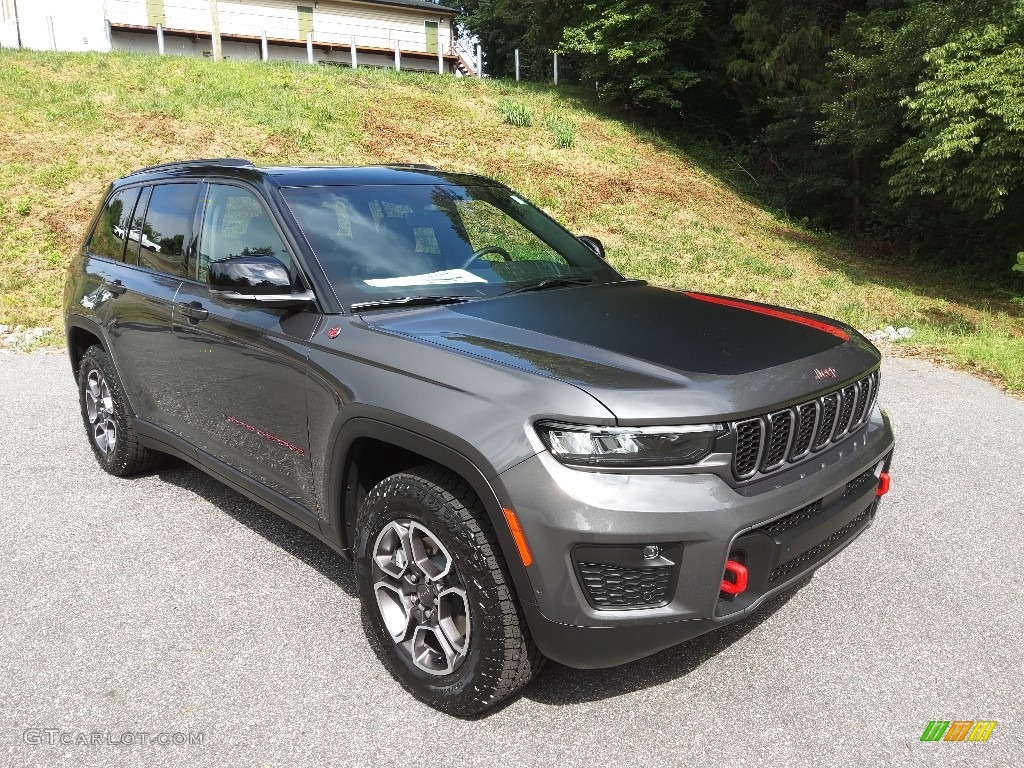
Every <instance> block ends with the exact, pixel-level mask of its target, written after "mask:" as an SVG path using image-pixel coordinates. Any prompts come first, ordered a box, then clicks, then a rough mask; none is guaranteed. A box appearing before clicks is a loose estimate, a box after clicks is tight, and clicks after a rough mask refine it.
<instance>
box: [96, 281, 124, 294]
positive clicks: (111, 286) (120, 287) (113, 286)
mask: <svg viewBox="0 0 1024 768" xmlns="http://www.w3.org/2000/svg"><path fill="white" fill-rule="evenodd" d="M100 285H101V286H102V287H103V288H104V290H107V291H110V292H111V293H112V294H114V295H115V296H120V295H121V294H123V293H125V292H127V290H128V289H127V288H126V287H125V285H124V284H123V283H122V282H121V281H120V280H102V281H100Z"/></svg>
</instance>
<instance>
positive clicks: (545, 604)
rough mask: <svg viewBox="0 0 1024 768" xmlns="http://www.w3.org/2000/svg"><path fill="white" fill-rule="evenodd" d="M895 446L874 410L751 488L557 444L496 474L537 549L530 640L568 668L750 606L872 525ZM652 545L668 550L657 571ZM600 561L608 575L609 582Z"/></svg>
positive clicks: (626, 654)
mask: <svg viewBox="0 0 1024 768" xmlns="http://www.w3.org/2000/svg"><path fill="white" fill-rule="evenodd" d="M893 444H894V439H893V434H892V430H891V427H890V425H889V421H888V418H887V417H886V416H885V414H884V413H882V412H881V411H879V410H876V411H875V413H874V414H873V415H872V417H871V419H870V420H869V421H868V423H867V425H866V426H865V427H864V428H863V429H862V430H861V431H860V432H859V433H858V434H857V435H855V436H854V437H851V438H849V439H848V440H846V441H844V442H843V443H841V444H840V445H837V446H834V447H832V448H831V449H829V450H826V451H824V452H823V453H822V454H820V455H819V456H817V457H816V458H815V460H814V461H813V462H807V463H804V464H800V465H797V466H795V467H792V468H791V469H789V470H787V471H785V472H781V473H779V474H777V475H774V476H771V477H769V478H765V479H764V480H762V481H759V482H757V483H753V484H750V485H747V486H743V487H733V486H732V485H730V484H728V483H727V482H725V481H724V480H722V479H721V478H720V477H718V476H717V475H712V474H671V473H662V474H614V473H601V472H587V471H580V470H576V469H571V468H568V467H566V466H564V465H562V464H560V463H559V462H558V461H557V460H555V459H554V458H553V457H552V456H551V455H550V454H548V453H541V454H539V455H537V456H534V457H533V458H531V459H529V460H527V461H524V462H523V463H521V464H519V465H517V466H515V467H513V468H512V469H510V470H508V471H507V472H505V473H503V474H502V475H501V476H500V480H501V483H502V485H503V487H504V490H505V492H506V494H507V499H508V501H509V502H510V506H511V507H512V508H513V509H514V510H515V511H516V514H517V515H518V517H519V521H520V524H521V526H522V529H523V531H524V533H525V536H526V539H527V541H528V542H529V545H530V548H531V550H532V552H533V560H534V562H533V564H532V565H531V566H530V568H529V569H528V575H529V578H530V583H531V586H532V588H533V594H532V596H529V595H521V596H520V597H521V598H522V603H523V609H524V612H525V614H526V619H527V622H528V624H529V626H530V630H531V633H532V635H533V638H534V641H535V642H536V643H537V646H538V647H539V648H540V650H541V652H542V653H544V654H545V655H546V656H548V657H549V658H551V659H553V660H555V661H557V662H559V663H561V664H565V665H566V666H570V667H577V668H593V667H607V666H614V665H616V664H622V663H625V662H628V661H632V660H634V659H638V658H642V657H643V656H647V655H650V654H651V653H655V652H657V651H659V650H662V649H664V648H667V647H670V646H672V645H675V644H677V643H680V642H682V641H685V640H688V639H690V638H693V637H696V636H697V635H700V634H703V633H705V632H708V631H710V630H712V629H715V628H717V627H720V626H723V625H724V624H727V623H729V622H732V621H736V620H737V619H739V618H742V617H743V616H746V615H748V614H750V613H751V612H752V611H754V610H756V609H757V607H758V606H759V605H761V604H762V603H763V602H764V601H765V600H766V599H768V598H769V597H771V596H772V595H774V594H776V593H778V592H781V591H783V590H785V589H786V588H787V587H790V586H792V585H793V584H794V583H795V582H797V581H799V580H801V579H802V578H803V577H804V576H806V575H807V574H808V573H810V572H811V571H813V570H815V569H816V568H818V567H819V566H820V565H822V564H823V563H825V562H827V561H828V560H829V559H831V558H832V557H833V556H835V555H836V554H837V553H838V552H840V551H841V550H842V549H844V548H845V547H846V546H848V545H849V544H850V543H851V542H852V541H853V540H854V539H855V538H857V536H859V535H860V533H862V532H863V531H864V530H865V529H866V528H867V527H868V526H869V525H870V524H871V522H872V520H873V518H874V515H875V512H876V510H877V507H878V504H877V501H878V500H877V497H876V489H877V487H878V478H879V476H880V474H881V472H883V471H887V470H888V465H889V461H890V460H891V456H892V449H893ZM645 547H657V549H658V552H659V553H662V554H661V556H660V558H658V559H654V560H652V561H651V563H652V564H653V565H655V566H657V565H661V566H663V568H662V570H661V571H660V572H659V573H660V575H658V576H657V577H656V578H646V576H645V574H648V573H654V571H653V570H652V571H644V570H643V568H644V567H645V565H644V563H643V562H641V561H642V560H643V557H642V554H641V553H643V551H644V548H645ZM730 557H732V558H736V557H739V558H740V559H741V560H743V561H745V564H746V566H747V569H748V571H749V582H748V587H747V589H746V590H745V591H744V592H743V593H742V594H740V595H737V596H735V597H730V596H726V595H723V594H722V593H721V583H722V578H723V574H724V569H725V563H726V560H727V559H729V558H730ZM602 563H604V564H605V565H602ZM601 568H606V569H607V573H610V574H612V576H611V577H609V578H605V579H604V580H603V581H602V578H603V577H602V576H601V575H600V574H601V571H600V569H601ZM595 573H596V574H598V575H597V576H595V575H594V574H595ZM595 580H596V581H595ZM595 583H596V584H597V585H598V586H597V587H595ZM609 583H611V584H612V592H611V593H609V592H607V591H605V592H601V591H600V590H601V589H604V588H605V587H607V586H608V584H609ZM623 585H625V586H623ZM595 590H597V591H595ZM624 593H628V597H627V598H626V599H625V602H626V603H628V602H629V601H630V600H631V599H632V600H634V604H629V605H624V604H622V602H623V601H622V599H621V598H622V596H623V594H624ZM609 594H611V595H612V598H613V599H608V595H609ZM531 598H532V599H531ZM616 602H618V603H619V604H615V603H616ZM637 603H639V604H637Z"/></svg>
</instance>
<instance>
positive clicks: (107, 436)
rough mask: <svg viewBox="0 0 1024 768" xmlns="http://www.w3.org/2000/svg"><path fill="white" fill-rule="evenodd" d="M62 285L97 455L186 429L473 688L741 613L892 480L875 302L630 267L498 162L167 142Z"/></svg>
mask: <svg viewBox="0 0 1024 768" xmlns="http://www.w3.org/2000/svg"><path fill="white" fill-rule="evenodd" d="M64 306H65V317H66V326H67V339H68V347H69V350H70V353H71V365H72V369H73V371H74V374H75V377H76V381H77V383H78V388H79V394H80V400H81V409H82V418H83V421H84V423H85V428H86V431H87V433H88V437H89V440H90V444H91V446H92V450H93V452H94V453H95V455H96V458H97V460H98V461H99V464H100V466H101V467H103V469H105V470H106V471H108V472H110V473H112V474H115V475H119V476H123V475H130V474H133V473H137V472H141V471H145V470H149V469H152V468H154V467H155V466H157V464H158V463H159V462H160V460H161V458H162V457H163V456H165V455H172V456H177V457H179V458H181V459H184V460H186V461H188V462H191V463H192V464H194V465H196V466H197V467H199V468H201V469H203V470H204V471H206V472H208V473H209V474H211V475H213V476H214V477H216V478H218V479H219V480H221V481H223V482H224V483H226V484H228V485H230V486H231V487H233V488H235V489H237V490H238V491H240V492H242V493H244V494H245V495H247V496H248V497H250V498H252V499H253V500H255V501H257V502H259V503H260V504H262V505H264V506H266V507H268V508H269V509H272V510H274V511H275V512H277V513H279V514H281V515H282V516H284V517H286V518H287V519H289V520H291V521H292V522H294V523H295V524H296V525H298V526H299V527H301V528H302V529H304V530H306V531H308V532H310V533H312V534H313V535H314V536H317V537H318V538H320V539H321V540H323V541H324V542H325V543H326V544H327V545H328V546H330V547H331V548H333V549H335V550H336V551H337V552H338V553H339V554H340V555H341V556H343V557H347V558H352V559H354V561H355V568H356V576H357V580H358V584H359V590H360V594H361V597H362V602H363V608H364V612H365V614H366V616H367V618H368V622H367V625H368V626H370V627H372V632H373V633H374V634H375V635H376V640H377V642H376V643H375V645H376V646H378V653H379V655H380V656H381V657H382V659H383V661H384V662H385V663H386V664H387V666H388V668H389V669H390V670H391V672H392V673H393V675H394V676H395V678H396V679H397V680H398V681H399V682H400V683H401V684H402V685H403V686H405V687H406V688H407V689H408V690H409V691H410V692H411V693H412V694H414V695H415V696H418V697H420V698H421V699H423V700H424V701H427V702H428V703H430V704H431V705H432V706H434V707H436V708H438V709H440V710H443V711H445V712H449V713H452V714H456V715H461V716H466V715H472V714H475V713H478V712H481V711H483V710H485V709H487V708H489V707H492V706H494V705H495V704H497V703H498V702H500V701H501V700H502V699H504V698H506V697H508V696H509V695H511V694H512V693H514V692H515V691H517V690H519V689H520V688H521V687H522V686H524V685H525V684H526V683H527V682H528V681H529V680H530V679H531V677H532V676H533V675H534V674H535V673H536V671H537V670H538V669H539V667H540V665H541V663H542V662H543V660H544V659H545V658H550V659H554V660H555V661H557V662H560V663H562V664H566V665H568V666H571V667H579V668H592V667H604V666H610V665H615V664H621V663H623V662H627V661H631V660H633V659H637V658H640V657H643V656H646V655H648V654H652V653H655V652H656V651H659V650H661V649H663V648H666V647H669V646H672V645H674V644H677V643H680V642H682V641H684V640H687V639H688V638H692V637H695V636H696V635H699V634H702V633H704V632H707V631H709V630H712V629H715V628H716V627H720V626H722V625H724V624H727V623H728V622H731V621H735V620H737V619H739V618H741V617H743V616H746V615H748V614H750V613H751V612H752V611H754V610H756V609H757V608H758V606H759V605H761V604H762V603H763V602H764V601H765V599H766V598H768V597H769V596H771V595H774V594H776V593H778V592H779V591H781V590H784V589H786V588H787V587H788V586H790V585H792V584H793V583H794V582H795V581H797V580H799V579H801V578H802V577H804V576H805V575H806V574H808V573H809V572H810V571H812V570H814V569H815V568H817V567H818V566H820V565H821V564H822V563H824V562H825V561H827V560H828V559H830V558H831V557H832V556H834V555H835V554H836V553H838V552H839V551H841V550H842V549H844V548H845V547H846V546H847V545H849V544H850V543H851V542H852V541H853V540H854V539H855V538H857V536H858V535H859V534H860V533H861V532H862V531H864V529H865V528H867V527H868V526H869V525H870V524H871V522H872V520H873V518H874V516H875V513H876V511H877V509H878V505H879V498H880V497H881V495H883V494H884V493H885V491H886V490H887V489H888V485H889V475H888V469H889V462H890V459H891V456H892V450H893V434H892V431H891V429H890V426H889V422H888V419H887V418H886V415H885V413H884V412H883V411H881V410H880V409H879V408H878V406H877V404H876V400H877V395H878V390H879V370H878V368H879V353H878V351H877V350H876V349H875V348H874V347H873V346H872V345H871V344H870V343H869V342H868V341H866V340H865V339H864V338H863V337H861V336H860V335H859V334H858V333H857V332H856V331H855V330H853V329H852V328H849V327H847V326H845V325H843V324H841V323H838V322H836V321H833V320H829V319H826V318H823V317H819V316H816V315H811V314H808V313H805V312H799V311H794V310H787V309H781V308H778V307H772V306H767V305H764V304H759V303H755V302H750V301H741V300H738V299H730V298H724V297H720V296H713V295H708V294H704V293H696V292H692V291H672V290H665V289H661V288H655V287H652V286H649V285H647V284H646V283H644V282H642V281H639V280H629V279H625V278H623V277H622V276H621V275H619V274H618V273H617V272H616V271H615V270H614V269H613V268H612V267H611V266H609V265H608V263H607V262H606V261H605V260H604V251H603V248H602V246H601V244H600V243H599V242H598V241H597V240H595V239H593V238H589V237H577V236H575V235H573V234H571V233H570V232H568V231H566V230H565V229H564V228H563V227H561V226H560V225H559V224H557V223H556V222H555V221H553V220H552V219H551V218H549V217H548V216H547V215H545V214H544V213H543V212H542V211H540V210H538V209H537V208H536V207H534V206H533V205H531V204H530V203H529V202H528V201H527V200H526V199H524V198H523V197H522V196H521V195H519V194H517V193H515V192H514V191H512V190H511V189H509V188H507V187H505V186H503V185H501V184H499V183H497V182H494V181H492V180H489V179H485V178H481V177H478V176H469V175H461V174H451V173H443V172H441V171H438V170H437V169H435V168H430V167H424V166H389V167H364V168H256V167H254V166H253V165H251V164H250V163H248V162H246V161H244V160H228V159H218V160H196V161H191V162H183V163H172V164H167V165H162V166H156V167H152V168H145V169H143V170H140V171H137V172H135V173H132V174H130V175H128V176H126V177H124V178H122V179H119V180H117V181H115V182H114V183H113V184H112V185H111V186H110V188H109V190H108V191H107V193H106V194H105V195H104V198H103V200H102V201H101V203H100V206H99V209H98V211H97V213H96V216H95V218H94V221H93V223H92V225H91V226H90V228H89V234H88V236H87V238H86V240H85V243H84V244H83V246H82V248H81V250H80V252H79V253H77V254H76V256H75V258H74V261H73V264H72V266H71V268H70V271H69V276H68V280H67V285H66V291H65V302H64Z"/></svg>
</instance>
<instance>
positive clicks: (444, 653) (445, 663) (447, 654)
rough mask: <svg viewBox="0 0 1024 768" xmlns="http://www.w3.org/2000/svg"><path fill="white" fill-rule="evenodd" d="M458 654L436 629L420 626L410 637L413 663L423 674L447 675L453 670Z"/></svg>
mask: <svg viewBox="0 0 1024 768" xmlns="http://www.w3.org/2000/svg"><path fill="white" fill-rule="evenodd" d="M458 658H459V654H458V653H456V652H455V649H454V648H452V646H451V644H450V643H449V642H448V640H447V638H445V636H444V633H443V632H441V631H439V630H438V629H437V627H431V626H427V625H425V624H421V625H420V626H418V627H416V632H415V634H413V636H412V660H413V663H414V664H415V665H416V666H417V667H419V668H420V669H422V670H423V671H424V672H430V673H431V674H435V675H447V674H450V673H451V672H452V671H453V670H454V669H455V662H456V660H457V659H458Z"/></svg>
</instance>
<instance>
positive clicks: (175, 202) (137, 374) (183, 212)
mask: <svg viewBox="0 0 1024 768" xmlns="http://www.w3.org/2000/svg"><path fill="white" fill-rule="evenodd" d="M198 190H199V185H198V183H194V182H193V183H187V182H186V183H167V184H156V185H151V186H144V187H141V188H135V195H137V197H134V195H133V194H127V195H126V196H125V198H124V199H123V201H122V202H121V203H120V208H121V211H120V212H119V215H118V216H116V218H117V222H116V223H114V221H113V219H114V218H115V216H114V212H113V211H111V215H110V216H109V217H108V218H110V221H108V222H104V221H102V220H101V222H100V226H104V227H106V226H108V225H109V229H110V235H109V237H108V236H107V234H106V233H104V234H103V236H102V238H97V235H96V234H94V239H96V243H97V247H98V248H101V249H106V250H107V251H108V253H111V254H112V253H113V252H115V251H116V250H117V248H118V244H119V243H121V242H123V243H124V251H123V253H122V255H121V260H120V261H119V262H116V263H114V262H111V263H109V264H106V265H104V268H103V270H102V274H101V288H102V290H103V291H105V292H106V293H101V294H100V295H99V298H101V299H104V298H106V296H107V295H108V294H109V297H110V298H109V299H107V300H106V301H105V302H103V304H104V306H103V307H102V311H101V312H100V319H101V322H102V323H103V325H104V327H105V329H106V331H107V338H108V340H109V343H110V347H111V349H110V351H111V356H112V357H113V359H114V363H115V365H116V366H117V370H118V375H119V376H120V379H121V382H122V383H123V385H124V387H125V390H126V394H127V396H128V400H129V402H130V404H131V407H132V410H133V412H134V413H135V415H136V416H137V417H138V418H140V419H143V420H145V421H147V422H150V423H151V424H156V425H157V426H160V427H163V428H165V429H170V430H172V431H175V432H180V430H181V426H182V425H181V424H180V422H179V421H178V420H177V419H176V418H175V414H176V412H177V411H178V410H179V408H178V405H177V402H176V401H177V397H178V394H177V390H178V379H177V371H176V369H175V367H174V364H173V362H172V360H171V356H172V351H173V346H174V334H173V331H172V329H171V306H172V305H173V303H174V297H175V295H176V294H177V292H178V288H179V286H180V285H181V280H182V276H183V275H184V274H185V267H186V263H187V259H188V252H187V248H186V244H187V243H188V242H189V240H190V237H191V230H192V219H193V217H194V213H195V208H196V201H197V194H198ZM133 197H134V205H133V206H132V208H133V213H132V214H131V216H130V218H129V217H126V216H124V214H123V211H124V209H125V208H127V206H128V204H129V202H130V201H131V200H132V198H133ZM112 202H113V203H115V207H117V206H116V201H115V200H114V199H113V198H112ZM97 234H98V231H97Z"/></svg>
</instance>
